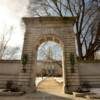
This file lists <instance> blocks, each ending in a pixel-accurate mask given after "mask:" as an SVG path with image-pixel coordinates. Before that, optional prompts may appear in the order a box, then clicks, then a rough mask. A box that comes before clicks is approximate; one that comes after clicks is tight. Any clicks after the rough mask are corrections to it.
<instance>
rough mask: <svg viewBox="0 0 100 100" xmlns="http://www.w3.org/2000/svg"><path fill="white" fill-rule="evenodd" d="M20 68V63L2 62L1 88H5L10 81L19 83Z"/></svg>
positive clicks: (0, 63)
mask: <svg viewBox="0 0 100 100" xmlns="http://www.w3.org/2000/svg"><path fill="white" fill-rule="evenodd" d="M20 66H21V64H20V61H11V60H2V61H0V88H3V87H5V84H6V82H7V81H9V80H12V81H14V82H17V79H18V74H19V71H20Z"/></svg>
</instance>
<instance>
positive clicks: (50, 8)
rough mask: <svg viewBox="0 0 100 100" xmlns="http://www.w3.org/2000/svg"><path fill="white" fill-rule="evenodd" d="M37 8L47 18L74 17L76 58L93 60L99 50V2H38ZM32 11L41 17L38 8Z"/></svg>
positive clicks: (80, 0) (71, 0)
mask: <svg viewBox="0 0 100 100" xmlns="http://www.w3.org/2000/svg"><path fill="white" fill-rule="evenodd" d="M31 5H32V3H31ZM39 6H41V8H42V10H44V12H43V13H45V14H46V15H47V16H60V17H65V16H73V17H76V21H75V34H76V41H77V51H78V56H79V58H80V59H84V58H86V59H90V58H93V56H94V52H96V51H97V50H98V49H99V48H100V34H99V32H97V30H98V29H99V28H100V26H99V25H98V24H99V23H100V1H99V0H43V2H39ZM33 9H34V8H33ZM34 10H35V12H37V14H38V15H39V16H42V14H41V13H40V12H41V11H40V10H38V7H37V8H36V9H34ZM34 10H32V11H33V12H34Z"/></svg>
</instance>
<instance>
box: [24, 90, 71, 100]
mask: <svg viewBox="0 0 100 100" xmlns="http://www.w3.org/2000/svg"><path fill="white" fill-rule="evenodd" d="M59 95H61V94H59ZM25 98H28V100H31V99H32V100H73V99H71V98H68V97H67V96H58V95H54V94H49V93H46V92H42V91H37V92H36V93H33V94H27V95H25Z"/></svg>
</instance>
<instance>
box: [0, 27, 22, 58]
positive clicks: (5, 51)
mask: <svg viewBox="0 0 100 100" xmlns="http://www.w3.org/2000/svg"><path fill="white" fill-rule="evenodd" d="M12 32H13V27H10V28H9V29H8V30H6V29H5V30H4V33H3V34H0V59H15V58H16V55H17V53H18V52H19V51H20V48H19V47H10V46H8V43H9V41H10V40H11V36H12Z"/></svg>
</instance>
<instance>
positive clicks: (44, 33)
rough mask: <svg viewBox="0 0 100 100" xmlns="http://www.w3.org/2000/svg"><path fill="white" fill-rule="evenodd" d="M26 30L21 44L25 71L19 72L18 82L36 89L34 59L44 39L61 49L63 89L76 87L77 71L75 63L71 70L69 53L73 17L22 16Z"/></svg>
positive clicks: (73, 48)
mask: <svg viewBox="0 0 100 100" xmlns="http://www.w3.org/2000/svg"><path fill="white" fill-rule="evenodd" d="M23 21H24V23H25V27H26V32H25V38H24V45H23V54H27V55H28V63H27V65H26V73H23V72H20V74H19V79H20V84H21V85H23V84H24V86H26V87H29V88H30V89H32V90H36V86H35V78H36V59H37V49H38V47H39V46H40V45H41V44H42V43H43V42H45V41H54V42H56V43H58V44H60V46H61V47H62V49H63V66H62V70H63V78H64V85H63V86H64V91H65V92H66V90H67V88H70V89H76V88H77V87H78V86H79V85H80V82H79V72H78V66H77V63H76V64H75V66H74V69H75V72H74V73H72V72H71V70H70V69H71V66H70V58H69V56H70V53H74V54H76V51H75V34H74V32H73V24H74V21H75V18H73V17H65V18H60V17H38V18H23Z"/></svg>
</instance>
